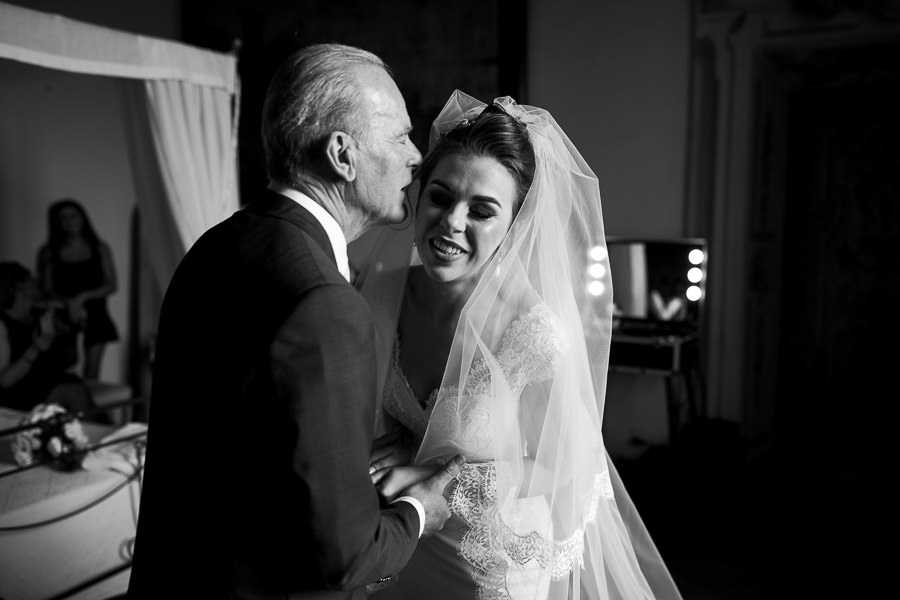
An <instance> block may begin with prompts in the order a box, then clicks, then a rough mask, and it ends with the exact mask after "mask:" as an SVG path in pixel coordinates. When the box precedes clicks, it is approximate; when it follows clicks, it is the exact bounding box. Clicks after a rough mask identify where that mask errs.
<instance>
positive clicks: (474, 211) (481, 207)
mask: <svg viewBox="0 0 900 600" xmlns="http://www.w3.org/2000/svg"><path fill="white" fill-rule="evenodd" d="M426 197H427V199H428V201H429V202H431V204H433V205H434V206H437V207H440V208H446V207H449V206H452V205H453V203H454V202H455V201H456V199H455V198H454V197H453V195H451V194H449V193H447V192H444V191H441V190H435V191H429V192H428V193H427V195H426ZM473 204H474V205H473V206H471V207H470V208H469V214H470V215H472V216H473V217H475V218H476V219H479V220H487V219H492V218H494V217H496V216H497V213H496V212H495V211H493V210H491V209H490V208H487V207H489V206H490V204H491V203H490V202H487V201H483V200H476V201H474V203H473Z"/></svg>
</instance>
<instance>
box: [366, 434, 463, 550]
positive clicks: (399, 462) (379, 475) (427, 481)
mask: <svg viewBox="0 0 900 600" xmlns="http://www.w3.org/2000/svg"><path fill="white" fill-rule="evenodd" d="M412 456H413V450H412V447H411V446H410V445H409V444H408V443H407V442H406V441H405V439H404V436H403V435H402V434H401V433H399V432H395V433H388V434H385V435H383V436H381V437H379V438H378V439H376V440H375V442H374V443H373V444H372V454H371V457H370V459H369V475H370V476H371V477H372V483H373V484H374V485H375V487H376V489H377V490H378V493H379V494H381V496H382V497H383V498H384V499H385V500H387V501H388V502H390V501H392V500H394V499H396V498H398V497H400V496H412V497H414V498H416V499H417V500H418V501H419V502H421V503H422V506H423V508H424V509H425V529H424V532H423V534H422V535H430V534H432V533H434V532H435V531H438V530H439V529H441V528H442V527H443V526H444V523H445V522H446V521H447V519H448V518H450V508H449V506H448V504H447V499H448V497H449V490H448V488H449V487H450V483H451V482H453V481H454V480H455V479H456V477H457V475H459V470H460V468H461V467H462V465H463V464H464V463H465V459H464V458H463V457H462V456H461V455H457V456H454V457H453V458H452V459H451V460H449V461H447V463H445V464H443V465H440V464H428V465H411V464H410V462H411V461H412Z"/></svg>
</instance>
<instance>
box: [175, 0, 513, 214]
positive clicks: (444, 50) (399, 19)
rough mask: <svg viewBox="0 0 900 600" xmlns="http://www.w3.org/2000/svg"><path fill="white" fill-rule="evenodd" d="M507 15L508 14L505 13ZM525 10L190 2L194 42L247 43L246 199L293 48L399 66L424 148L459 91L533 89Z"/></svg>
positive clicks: (469, 1)
mask: <svg viewBox="0 0 900 600" xmlns="http://www.w3.org/2000/svg"><path fill="white" fill-rule="evenodd" d="M501 15H502V18H501ZM525 19H526V15H525V9H524V6H523V5H522V3H515V2H513V1H512V0H460V1H457V2H452V3H445V2H430V1H427V0H398V1H395V2H371V1H367V0H353V1H348V2H335V1H334V0H308V1H306V2H286V1H280V0H268V1H263V2H259V1H250V0H225V1H219V0H215V1H213V0H193V1H191V2H183V3H182V37H183V40H184V41H185V42H186V43H189V44H192V45H196V46H201V47H205V48H210V49H213V50H217V51H222V52H225V51H229V50H231V49H232V48H233V47H235V46H234V45H235V41H236V40H239V46H238V52H239V61H238V65H239V66H238V69H239V75H240V78H241V85H242V88H241V114H240V132H239V144H240V148H241V151H240V152H241V156H240V178H241V197H242V198H249V197H251V196H252V194H253V191H254V190H259V189H261V188H262V187H264V186H265V184H266V177H265V165H264V159H263V154H262V147H261V144H260V140H259V115H260V112H261V109H262V102H263V98H264V96H265V89H266V86H267V85H268V82H269V78H270V77H271V75H272V73H273V72H274V70H275V68H276V67H277V65H278V63H279V62H280V61H281V60H283V59H284V58H285V57H286V56H287V55H288V54H289V53H290V52H292V51H293V50H295V49H297V48H299V47H301V46H304V45H307V44H310V43H317V42H339V43H344V44H350V45H354V46H359V47H361V48H364V49H366V50H369V51H371V52H374V53H375V54H377V55H379V56H380V57H381V58H383V59H384V60H385V62H387V63H388V65H390V67H391V69H392V70H393V72H394V76H395V78H396V79H397V84H398V86H399V88H400V90H401V92H402V93H403V95H404V97H405V98H406V102H407V109H408V111H409V114H410V118H411V119H412V123H413V128H414V129H413V141H414V142H415V143H416V145H417V146H418V147H419V149H420V150H422V151H423V152H424V150H425V149H426V146H427V141H428V131H429V128H430V126H431V121H432V119H433V118H434V117H435V116H436V115H437V113H438V112H439V111H440V109H441V108H442V107H443V105H444V103H445V102H446V100H447V98H448V97H449V95H450V93H451V92H452V91H453V90H454V89H456V88H458V89H460V90H462V91H464V92H466V93H468V94H471V95H473V96H475V97H477V98H480V99H482V100H489V99H492V98H495V97H497V96H503V95H511V96H513V97H515V98H516V99H517V100H520V101H521V99H520V95H521V94H520V91H521V90H522V89H523V88H524V78H523V75H522V74H523V73H524V67H525V52H524V48H525V35H526V27H525Z"/></svg>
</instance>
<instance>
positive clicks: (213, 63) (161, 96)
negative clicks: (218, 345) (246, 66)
mask: <svg viewBox="0 0 900 600" xmlns="http://www.w3.org/2000/svg"><path fill="white" fill-rule="evenodd" d="M0 58H6V59H10V60H16V61H20V62H23V63H28V64H32V65H36V66H40V67H45V68H48V69H58V70H64V71H70V72H75V73H84V74H89V75H98V76H109V77H118V78H123V79H125V80H129V81H134V82H136V83H141V84H142V87H143V91H142V92H141V93H140V99H141V100H142V101H143V102H142V103H137V104H141V105H142V106H144V107H145V108H146V110H145V111H140V110H134V108H135V107H134V106H131V105H134V104H136V102H135V96H134V90H133V89H129V88H132V87H133V86H132V85H128V84H126V85H123V86H120V89H121V90H123V94H122V101H123V102H124V103H125V104H126V105H129V108H130V110H129V111H128V112H129V113H130V114H131V115H132V117H136V118H132V119H131V122H130V126H131V127H132V131H131V132H130V135H129V141H130V144H129V146H130V148H129V151H130V152H131V153H132V157H131V158H132V163H136V162H137V163H140V164H139V165H138V167H137V168H136V169H135V170H136V173H138V175H136V177H143V179H142V181H140V182H136V183H139V184H143V185H142V186H136V187H138V189H143V190H147V189H153V188H155V189H157V190H161V191H162V195H158V194H154V195H150V194H147V193H143V194H141V197H139V198H138V206H139V207H140V211H141V214H142V224H143V226H144V227H145V231H144V238H145V240H146V241H147V243H148V245H149V246H148V255H149V258H150V261H151V264H152V266H153V269H154V272H155V274H156V279H157V282H158V283H159V284H160V286H161V289H165V287H166V285H167V284H168V281H169V278H170V277H171V274H172V273H173V272H174V269H175V265H176V264H177V262H178V261H179V260H180V259H181V257H182V256H183V255H184V253H185V252H186V250H187V248H189V247H190V246H191V245H192V244H193V243H194V241H196V239H197V238H198V237H199V235H200V234H201V233H202V232H203V231H205V230H206V229H208V228H209V227H211V226H212V225H214V224H216V223H218V222H219V221H220V220H222V219H223V218H224V217H226V216H228V215H229V214H231V213H232V212H233V211H234V210H237V209H238V208H239V200H238V192H237V164H236V153H237V113H236V110H235V109H234V107H237V106H238V104H239V98H238V93H239V91H238V90H239V82H238V78H237V71H236V66H237V63H236V58H235V57H234V56H232V55H229V54H221V53H217V52H213V51H209V50H204V49H201V48H196V47H192V46H188V45H186V44H181V43H178V42H173V41H168V40H162V39H156V38H151V37H146V36H140V35H134V34H131V33H126V32H121V31H115V30H111V29H107V28H104V27H99V26H95V25H91V24H88V23H82V22H79V21H75V20H72V19H67V18H64V17H61V16H59V15H53V14H47V13H42V12H39V11H34V10H30V9H26V8H22V7H19V6H14V5H10V4H5V3H0ZM148 132H149V135H147V134H148ZM141 174H143V175H141ZM154 178H155V179H156V180H158V181H156V182H153V181H151V179H154ZM160 182H161V183H160ZM161 245H165V247H160V246H161Z"/></svg>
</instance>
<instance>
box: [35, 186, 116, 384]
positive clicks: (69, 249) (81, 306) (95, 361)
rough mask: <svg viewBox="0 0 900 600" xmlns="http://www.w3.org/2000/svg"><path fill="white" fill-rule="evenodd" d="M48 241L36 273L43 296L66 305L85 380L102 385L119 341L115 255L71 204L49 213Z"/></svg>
mask: <svg viewBox="0 0 900 600" xmlns="http://www.w3.org/2000/svg"><path fill="white" fill-rule="evenodd" d="M47 230H48V236H49V237H48V240H47V243H46V244H44V245H43V246H42V247H41V249H40V251H39V252H38V261H37V265H38V266H37V273H38V280H39V281H40V284H41V288H42V289H43V292H44V294H46V295H47V296H48V297H50V298H58V299H61V300H63V301H65V303H66V305H67V308H68V312H69V319H70V321H71V322H72V323H73V324H74V326H75V327H77V328H78V329H80V330H81V335H82V349H83V354H82V359H83V363H82V376H83V377H84V379H86V380H89V381H92V380H97V379H99V376H100V366H101V361H102V359H103V352H104V350H105V349H106V345H107V344H109V343H110V342H114V341H116V340H118V339H119V333H118V330H117V329H116V325H115V323H113V320H112V318H111V317H110V315H109V310H108V308H107V298H108V297H109V296H110V295H112V294H113V293H115V291H116V288H117V283H116V271H115V266H114V264H113V258H112V252H111V251H110V249H109V246H108V245H107V244H106V242H104V241H103V240H101V239H100V238H99V237H98V236H97V233H96V232H95V231H94V227H93V226H92V225H91V221H90V219H89V218H88V215H87V211H85V209H84V207H83V206H82V205H81V204H80V203H78V202H77V201H75V200H73V199H71V198H65V199H63V200H59V201H57V202H54V203H53V204H51V205H50V207H49V209H48V211H47Z"/></svg>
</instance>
